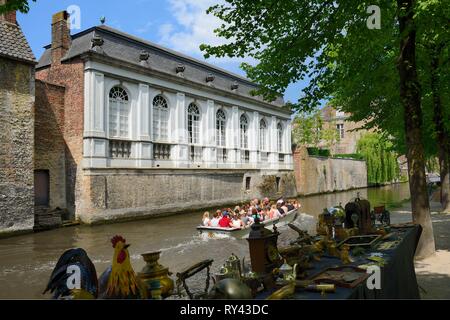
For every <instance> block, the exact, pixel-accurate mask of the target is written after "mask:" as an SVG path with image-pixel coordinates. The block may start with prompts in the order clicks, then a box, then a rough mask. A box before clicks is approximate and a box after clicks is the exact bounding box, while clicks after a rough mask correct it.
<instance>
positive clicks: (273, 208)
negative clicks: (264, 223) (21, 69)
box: [270, 204, 282, 219]
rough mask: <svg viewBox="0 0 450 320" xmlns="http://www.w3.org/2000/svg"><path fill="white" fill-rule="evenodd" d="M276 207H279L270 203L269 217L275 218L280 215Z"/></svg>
mask: <svg viewBox="0 0 450 320" xmlns="http://www.w3.org/2000/svg"><path fill="white" fill-rule="evenodd" d="M278 209H279V208H278V206H277V205H275V204H274V205H272V209H271V210H270V219H276V218H280V217H281V216H282V215H281V213H280V211H279V210H278Z"/></svg>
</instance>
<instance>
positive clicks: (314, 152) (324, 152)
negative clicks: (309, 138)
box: [306, 147, 330, 157]
mask: <svg viewBox="0 0 450 320" xmlns="http://www.w3.org/2000/svg"><path fill="white" fill-rule="evenodd" d="M306 149H307V150H308V154H309V155H310V156H319V157H329V156H330V150H328V149H319V148H316V147H309V148H306Z"/></svg>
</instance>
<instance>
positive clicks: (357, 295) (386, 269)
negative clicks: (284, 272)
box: [257, 225, 422, 300]
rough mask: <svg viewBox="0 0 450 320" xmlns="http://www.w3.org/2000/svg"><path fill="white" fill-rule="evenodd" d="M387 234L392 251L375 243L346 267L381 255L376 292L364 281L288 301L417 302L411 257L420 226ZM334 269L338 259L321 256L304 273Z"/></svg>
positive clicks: (305, 293) (301, 293)
mask: <svg viewBox="0 0 450 320" xmlns="http://www.w3.org/2000/svg"><path fill="white" fill-rule="evenodd" d="M391 233H392V236H391V237H390V240H391V241H397V245H396V246H395V247H393V248H392V249H384V250H380V249H379V248H380V247H377V246H378V245H380V244H381V243H382V242H379V243H378V244H377V246H375V247H374V248H373V249H371V250H367V251H366V252H365V253H364V255H361V256H359V257H355V258H354V262H352V263H351V264H349V266H360V265H363V264H367V263H370V262H373V261H370V260H368V259H367V258H368V257H369V256H370V253H374V252H381V253H382V254H383V259H384V262H385V263H384V265H383V266H381V267H380V270H381V282H380V283H381V286H380V289H369V288H368V286H367V284H366V281H364V282H362V283H360V284H358V285H357V286H356V287H354V288H344V287H340V286H336V292H334V293H326V294H321V293H320V292H310V291H304V290H296V292H295V294H294V296H292V297H291V299H295V300H297V299H420V294H419V289H418V284H417V279H416V273H415V269H414V254H415V251H416V247H417V244H418V241H419V238H420V235H421V233H422V228H421V226H420V225H410V226H403V227H399V228H394V227H393V228H391ZM338 266H342V263H341V260H340V259H339V258H336V257H331V256H325V255H324V256H322V258H321V259H320V261H317V262H315V263H314V265H313V269H311V270H308V274H309V275H313V274H317V273H319V272H320V271H321V270H324V269H326V268H329V267H338ZM272 292H273V290H271V292H264V293H261V294H260V295H259V296H258V297H257V298H258V299H264V298H266V297H267V296H269V295H270V294H271V293H272Z"/></svg>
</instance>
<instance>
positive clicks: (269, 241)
mask: <svg viewBox="0 0 450 320" xmlns="http://www.w3.org/2000/svg"><path fill="white" fill-rule="evenodd" d="M278 235H279V233H278V232H277V231H276V228H275V231H274V232H272V231H270V230H268V229H266V228H264V225H262V224H261V223H259V221H256V222H255V223H254V224H253V225H252V226H251V231H250V234H249V236H248V238H247V241H248V242H249V249H250V260H251V264H252V271H253V272H255V273H257V274H259V275H267V274H272V271H273V269H275V268H277V267H279V266H280V265H281V262H282V261H281V258H280V254H279V253H278V248H277V241H278Z"/></svg>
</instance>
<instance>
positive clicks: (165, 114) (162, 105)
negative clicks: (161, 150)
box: [152, 94, 169, 141]
mask: <svg viewBox="0 0 450 320" xmlns="http://www.w3.org/2000/svg"><path fill="white" fill-rule="evenodd" d="M152 108H153V130H152V134H153V140H154V141H168V139H169V104H168V103H167V99H166V98H165V97H164V96H163V95H161V94H158V95H157V96H155V97H154V98H153V101H152Z"/></svg>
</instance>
